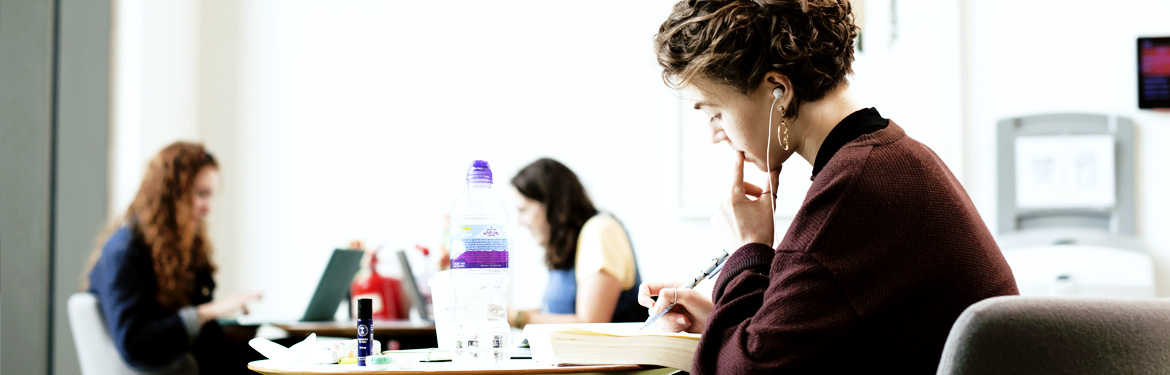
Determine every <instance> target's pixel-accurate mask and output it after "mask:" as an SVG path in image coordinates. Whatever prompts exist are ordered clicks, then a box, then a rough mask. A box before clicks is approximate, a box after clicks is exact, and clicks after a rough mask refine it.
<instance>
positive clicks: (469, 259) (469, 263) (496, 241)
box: [451, 225, 508, 269]
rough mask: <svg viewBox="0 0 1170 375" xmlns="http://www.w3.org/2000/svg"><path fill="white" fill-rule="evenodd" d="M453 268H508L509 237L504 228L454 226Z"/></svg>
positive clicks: (452, 232) (452, 229) (452, 234)
mask: <svg viewBox="0 0 1170 375" xmlns="http://www.w3.org/2000/svg"><path fill="white" fill-rule="evenodd" d="M451 268H452V269H474V268H508V235H507V233H504V229H503V226H496V225H464V226H453V227H452V228H451Z"/></svg>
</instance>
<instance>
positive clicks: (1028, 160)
mask: <svg viewBox="0 0 1170 375" xmlns="http://www.w3.org/2000/svg"><path fill="white" fill-rule="evenodd" d="M1113 142H1114V141H1113V137H1112V136H1110V135H1053V136H1023V137H1019V138H1017V139H1016V206H1017V207H1019V208H1021V209H1054V208H1056V209H1059V208H1110V207H1113V205H1114V203H1115V202H1116V192H1115V189H1116V186H1115V185H1116V181H1117V179H1116V173H1115V169H1116V164H1115V163H1116V160H1115V158H1114V153H1115V150H1114V143H1113Z"/></svg>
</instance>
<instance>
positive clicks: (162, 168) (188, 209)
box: [90, 142, 219, 309]
mask: <svg viewBox="0 0 1170 375" xmlns="http://www.w3.org/2000/svg"><path fill="white" fill-rule="evenodd" d="M218 167H219V163H218V162H216V160H215V158H214V157H212V155H211V153H209V152H207V150H206V149H204V147H203V145H201V144H198V143H190V142H175V143H172V144H170V145H169V146H167V147H166V148H163V149H162V151H159V153H158V155H155V157H154V158H152V159H151V160H150V164H148V166H147V168H146V173H145V175H144V176H143V177H142V184H141V185H140V186H139V187H138V194H137V195H136V196H135V197H134V201H133V202H132V203H131V204H130V207H129V208H128V209H127V210H126V214H125V216H124V217H123V218H122V222H123V223H125V224H126V225H130V227H131V229H132V230H133V231H134V234H135V236H136V237H138V238H140V239H142V240H143V242H144V243H146V244H147V246H149V247H150V256H151V261H152V262H153V266H154V274H155V280H156V281H157V283H158V290H157V291H156V294H155V299H157V300H158V303H159V304H160V305H162V306H163V307H164V308H166V309H177V308H179V307H182V306H186V305H189V304H190V303H191V301H190V299H189V298H188V294H190V293H191V292H193V291H194V288H195V275H196V272H200V271H208V272H215V268H216V267H215V264H214V263H213V262H212V260H211V251H212V250H211V242H210V241H209V240H208V239H207V234H206V225H205V224H204V223H203V222H197V221H196V220H195V219H194V217H195V216H194V214H193V213H192V201H193V199H194V191H193V190H194V186H195V177H196V176H198V175H199V172H201V171H202V170H203V169H204V168H218ZM107 232H111V231H107ZM102 237H104V238H102V240H103V241H102V242H104V240H105V238H108V235H103V236H102ZM100 253H101V248H100V247H99V248H98V249H97V250H96V252H95V254H94V255H95V256H94V257H91V261H90V263H91V266H92V263H94V262H95V261H96V260H97V256H100Z"/></svg>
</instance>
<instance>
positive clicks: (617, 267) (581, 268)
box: [574, 214, 637, 290]
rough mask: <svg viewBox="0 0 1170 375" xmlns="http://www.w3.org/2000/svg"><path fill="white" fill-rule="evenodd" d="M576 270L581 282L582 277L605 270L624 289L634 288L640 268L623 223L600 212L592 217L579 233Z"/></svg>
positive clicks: (578, 280)
mask: <svg viewBox="0 0 1170 375" xmlns="http://www.w3.org/2000/svg"><path fill="white" fill-rule="evenodd" d="M574 270H575V272H576V274H577V284H578V285H580V284H581V278H582V276H588V275H593V274H595V273H597V271H602V272H605V273H608V274H610V275H612V276H613V277H614V278H617V280H618V283H619V284H621V286H622V290H629V289H630V288H633V287H634V277H635V273H636V272H637V269H636V268H635V266H634V249H633V248H631V247H630V238H629V237H628V236H627V235H626V230H625V229H624V228H622V224H621V223H619V222H618V221H617V219H614V218H613V217H612V216H609V215H605V214H600V215H597V216H594V217H592V218H590V219H589V220H588V221H586V222H585V226H584V227H582V228H581V234H579V235H578V236H577V258H576V266H575V267H574Z"/></svg>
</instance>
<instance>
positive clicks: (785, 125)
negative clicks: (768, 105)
mask: <svg viewBox="0 0 1170 375" xmlns="http://www.w3.org/2000/svg"><path fill="white" fill-rule="evenodd" d="M781 129H783V130H784V134H780V130H781ZM776 138H780V139H781V141H782V142H781V143H782V145H783V146H784V151H788V122H786V121H784V106H780V129H776Z"/></svg>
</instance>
